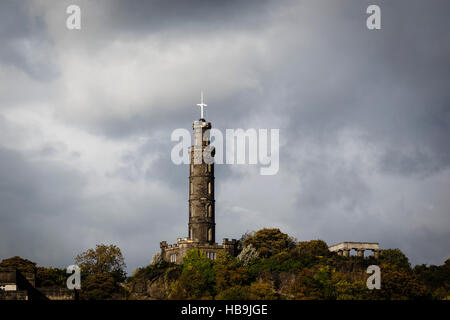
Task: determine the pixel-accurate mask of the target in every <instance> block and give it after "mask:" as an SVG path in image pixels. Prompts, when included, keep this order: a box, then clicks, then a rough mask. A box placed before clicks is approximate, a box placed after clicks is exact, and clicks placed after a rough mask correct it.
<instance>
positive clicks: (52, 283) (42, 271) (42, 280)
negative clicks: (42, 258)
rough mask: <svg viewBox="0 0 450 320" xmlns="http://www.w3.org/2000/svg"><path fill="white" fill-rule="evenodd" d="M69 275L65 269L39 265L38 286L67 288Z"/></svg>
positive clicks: (37, 273)
mask: <svg viewBox="0 0 450 320" xmlns="http://www.w3.org/2000/svg"><path fill="white" fill-rule="evenodd" d="M68 276H69V275H68V274H67V273H66V270H65V269H60V268H52V267H50V268H45V267H37V272H36V286H37V287H40V288H65V287H66V282H67V277H68Z"/></svg>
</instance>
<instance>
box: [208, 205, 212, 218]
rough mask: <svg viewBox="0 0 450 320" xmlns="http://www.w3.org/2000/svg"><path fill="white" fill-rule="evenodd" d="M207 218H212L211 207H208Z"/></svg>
mask: <svg viewBox="0 0 450 320" xmlns="http://www.w3.org/2000/svg"><path fill="white" fill-rule="evenodd" d="M208 217H210V218H211V217H212V205H210V204H209V205H208Z"/></svg>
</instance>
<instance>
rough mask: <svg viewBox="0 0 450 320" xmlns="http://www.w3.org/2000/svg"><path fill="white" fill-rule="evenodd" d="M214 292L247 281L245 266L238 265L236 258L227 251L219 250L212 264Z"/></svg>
mask: <svg viewBox="0 0 450 320" xmlns="http://www.w3.org/2000/svg"><path fill="white" fill-rule="evenodd" d="M214 272H215V277H216V279H215V284H216V287H215V292H221V291H225V290H226V289H229V288H230V287H237V286H242V285H244V284H246V283H247V280H248V276H247V271H246V268H245V267H243V266H240V265H239V263H238V260H237V259H236V258H234V257H232V256H230V254H229V253H228V252H225V251H223V252H219V253H218V254H217V260H216V261H215V264H214Z"/></svg>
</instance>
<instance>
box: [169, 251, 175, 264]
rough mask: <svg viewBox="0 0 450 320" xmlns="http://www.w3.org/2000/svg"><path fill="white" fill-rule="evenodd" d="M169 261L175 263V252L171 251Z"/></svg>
mask: <svg viewBox="0 0 450 320" xmlns="http://www.w3.org/2000/svg"><path fill="white" fill-rule="evenodd" d="M170 262H173V263H176V262H177V254H176V253H173V254H171V255H170Z"/></svg>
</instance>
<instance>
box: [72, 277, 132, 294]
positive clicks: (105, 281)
mask: <svg viewBox="0 0 450 320" xmlns="http://www.w3.org/2000/svg"><path fill="white" fill-rule="evenodd" d="M127 296H128V293H127V291H126V290H125V289H124V288H123V287H122V286H121V285H120V284H119V283H118V282H117V281H116V279H115V278H114V276H112V275H111V274H106V273H103V274H102V273H95V274H89V275H88V276H86V277H85V278H84V279H83V282H82V287H81V293H80V298H81V299H83V300H119V299H125V298H126V297H127Z"/></svg>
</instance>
